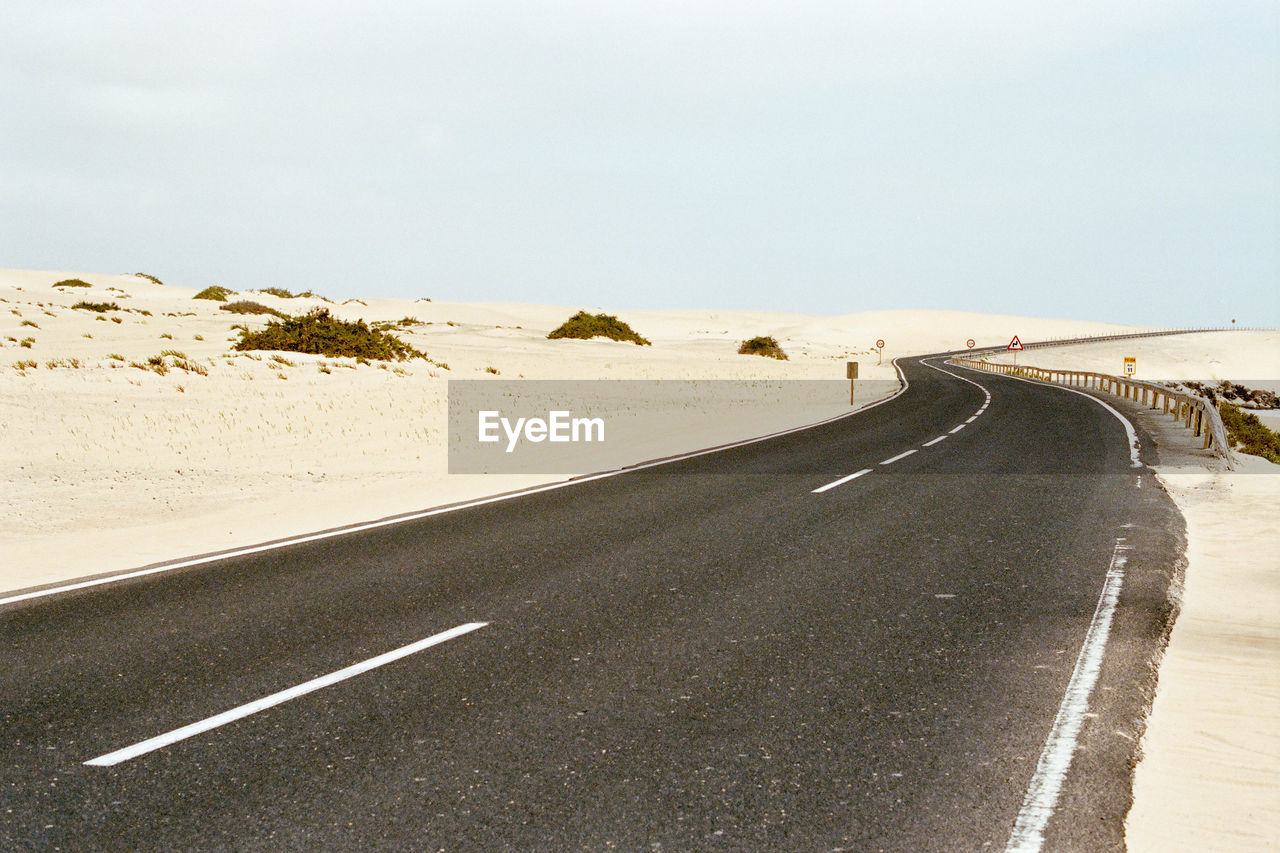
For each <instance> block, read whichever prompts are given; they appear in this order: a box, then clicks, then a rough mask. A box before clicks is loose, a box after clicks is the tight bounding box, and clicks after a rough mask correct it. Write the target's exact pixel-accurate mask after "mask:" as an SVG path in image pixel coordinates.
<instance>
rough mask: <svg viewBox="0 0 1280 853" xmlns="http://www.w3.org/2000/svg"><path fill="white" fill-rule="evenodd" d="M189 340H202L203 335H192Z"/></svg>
mask: <svg viewBox="0 0 1280 853" xmlns="http://www.w3.org/2000/svg"><path fill="white" fill-rule="evenodd" d="M191 340H193V341H203V340H204V335H192V337H191Z"/></svg>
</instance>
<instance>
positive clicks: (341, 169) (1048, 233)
mask: <svg viewBox="0 0 1280 853" xmlns="http://www.w3.org/2000/svg"><path fill="white" fill-rule="evenodd" d="M4 18H5V23H4V27H3V30H4V32H3V33H0V115H3V121H0V186H2V187H3V191H2V192H0V266H8V267H19V268H35V269H65V270H86V271H96V272H138V271H142V272H148V273H152V274H155V275H157V276H159V277H160V278H162V279H164V280H166V281H169V282H171V283H174V284H182V285H189V286H200V287H203V286H205V285H207V284H222V285H226V286H229V287H232V288H237V289H246V288H254V287H263V286H272V285H274V286H281V287H287V288H291V289H312V290H315V291H318V292H320V293H324V294H326V295H330V296H333V297H351V296H406V297H417V296H430V297H433V298H435V299H447V300H461V301H523V302H549V303H561V304H570V305H583V306H598V307H603V308H607V309H611V310H626V309H629V308H684V307H695V308H745V309H768V310H794V311H804V312H817V313H845V312H851V311H861V310H875V309H885V308H945V309H955V310H973V311H984V312H1001V313H1014V314H1029V315H1037V316H1053V317H1069V318H1078V319H1097V320H1111V321H1117V322H1132V323H1152V324H1168V325H1184V326H1185V325H1204V324H1223V323H1229V322H1230V320H1231V318H1233V317H1235V318H1238V319H1239V320H1240V322H1241V324H1244V323H1250V324H1254V325H1266V326H1280V4H1277V3H1276V2H1275V0H1262V1H1261V2H1256V3H1253V2H1234V0H1225V2H1223V1H1222V0H1218V2H1180V0H1159V2H1119V3H1117V2H1115V0H1105V2H1092V0H1076V1H1075V2H1065V3H1034V2H1027V0H1011V2H977V1H976V0H964V2H937V3H919V2H910V0H907V1H906V2H903V0H890V2H840V3H837V2H805V0H788V2H779V3H771V2H768V3H766V2H752V0H741V2H735V3H707V2H696V0H678V2H668V0H646V2H586V0H583V1H582V2H560V3H547V2H477V0H465V2H456V3H454V2H414V3H384V4H376V3H368V2H353V3H335V2H314V1H313V2H298V3H280V2H272V0H265V2H264V0H253V2H239V0H232V2H219V3H204V2H201V3H184V2H174V0H165V2H160V0H135V2H101V3H90V2H85V3H75V2H61V0H38V2H25V0H7V2H6V3H5V14H4Z"/></svg>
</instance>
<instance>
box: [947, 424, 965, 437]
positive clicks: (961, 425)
mask: <svg viewBox="0 0 1280 853" xmlns="http://www.w3.org/2000/svg"><path fill="white" fill-rule="evenodd" d="M967 426H968V424H960V426H956V427H952V428H951V429H949V430H947V432H948V433H950V434H951V435H955V434H956V433H958V432H959V431H960V430H962V429H964V428H965V427H967Z"/></svg>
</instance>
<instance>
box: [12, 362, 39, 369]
mask: <svg viewBox="0 0 1280 853" xmlns="http://www.w3.org/2000/svg"><path fill="white" fill-rule="evenodd" d="M38 366H39V365H37V364H36V363H35V362H34V361H32V360H29V359H28V360H24V361H15V362H14V363H13V368H14V370H26V369H28V368H30V369H32V370H35V369H36V368H37V367H38Z"/></svg>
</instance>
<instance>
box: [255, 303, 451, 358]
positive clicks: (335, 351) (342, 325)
mask: <svg viewBox="0 0 1280 853" xmlns="http://www.w3.org/2000/svg"><path fill="white" fill-rule="evenodd" d="M232 349H235V350H239V351H241V352H243V351H245V350H283V351H287V352H301V353H310V354H313V355H327V356H354V357H355V358H356V359H357V360H359V359H362V358H363V359H376V360H378V361H405V360H406V359H410V358H426V357H427V356H426V354H425V353H422V352H419V351H418V350H416V349H414V348H413V347H411V346H409V345H408V344H406V343H405V342H404V341H402V340H400V339H399V338H396V337H394V336H393V335H389V334H387V333H386V332H383V331H378V330H375V329H371V328H369V327H368V326H367V325H365V322H364V321H363V320H357V321H355V322H354V323H352V322H348V321H346V320H339V319H338V318H336V317H334V316H332V315H331V314H330V313H329V310H328V309H327V308H317V309H315V310H314V311H311V312H309V313H307V314H304V315H303V316H301V317H287V318H285V319H283V320H282V321H280V322H276V321H274V320H272V321H270V322H268V323H267V327H266V328H265V329H262V330H261V331H258V332H250V331H247V330H246V331H242V332H241V333H240V340H239V341H238V342H237V343H236V344H235V346H233V347H232Z"/></svg>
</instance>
